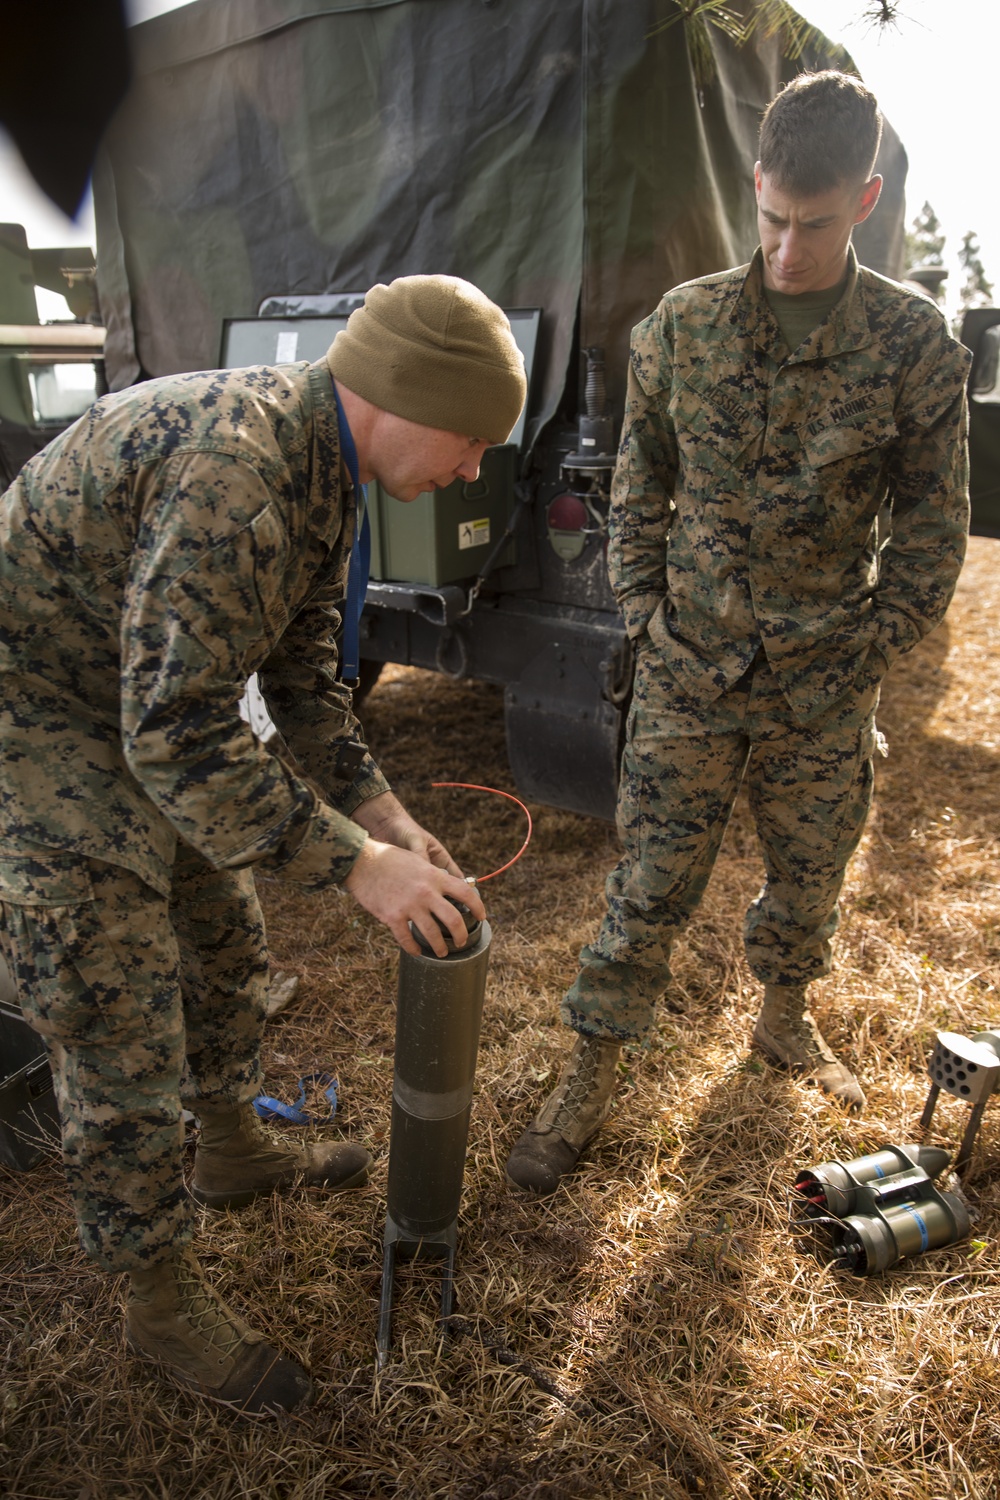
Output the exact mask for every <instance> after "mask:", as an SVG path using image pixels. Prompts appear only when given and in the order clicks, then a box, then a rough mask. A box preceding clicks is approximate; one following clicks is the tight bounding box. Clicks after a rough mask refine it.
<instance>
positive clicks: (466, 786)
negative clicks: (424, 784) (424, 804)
mask: <svg viewBox="0 0 1000 1500" xmlns="http://www.w3.org/2000/svg"><path fill="white" fill-rule="evenodd" d="M431 786H456V787H459V788H461V790H462V791H464V792H492V794H493V796H494V797H506V798H507V801H508V802H516V803H517V805H518V807H519V808H520V809H521V811H522V812H523V813H524V816H525V817H526V818H527V820H528V832H527V836H526V837H525V840H524V843H523V844H522V845H521V847H520V849H518V851H517V853H516V854H515V855H514V858H513V859H509V860H508V861H507V863H506V864H505V865H501V866H500V868H499V870H494V871H493V872H492V874H490V875H476V876H474V877H473V881H472V883H473V885H482V883H483V881H484V880H492V879H493V876H494V875H502V874H503V872H504V870H509V869H510V867H511V865H516V864H517V862H518V860H519V859H520V858H521V855H522V854H523V853H524V851H525V849H527V847H528V845H529V844H530V843H531V814H530V812H529V811H528V809H527V808H526V807H525V805H524V803H523V802H522V801H521V799H520V797H515V796H514V795H513V794H512V793H511V792H502V791H501V790H500V788H499V787H498V786H476V785H475V783H474V782H471V781H432V782H431Z"/></svg>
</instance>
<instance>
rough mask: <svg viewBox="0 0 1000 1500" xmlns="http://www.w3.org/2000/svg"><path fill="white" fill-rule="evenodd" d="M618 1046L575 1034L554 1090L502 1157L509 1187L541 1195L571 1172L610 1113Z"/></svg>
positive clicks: (618, 1051)
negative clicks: (517, 1139)
mask: <svg viewBox="0 0 1000 1500" xmlns="http://www.w3.org/2000/svg"><path fill="white" fill-rule="evenodd" d="M621 1050H622V1049H621V1043H620V1042H606V1041H602V1040H601V1039H600V1038H598V1037H593V1036H578V1037H577V1039H576V1041H575V1042H574V1044H573V1050H572V1052H571V1053H570V1055H569V1061H568V1062H567V1063H566V1066H565V1067H564V1068H563V1071H562V1075H561V1076H560V1079H559V1082H558V1083H557V1084H556V1087H555V1089H554V1090H553V1092H552V1093H551V1094H550V1095H549V1097H548V1099H547V1100H546V1101H545V1104H544V1105H543V1106H542V1108H541V1110H540V1111H539V1113H538V1115H537V1116H536V1117H535V1119H534V1120H532V1122H531V1124H530V1125H529V1126H528V1128H527V1130H526V1131H525V1132H524V1134H523V1135H522V1136H521V1139H520V1140H519V1141H518V1143H517V1145H516V1146H515V1147H514V1149H513V1151H512V1152H511V1153H510V1156H509V1157H508V1158H507V1181H508V1182H509V1183H510V1184H511V1186H512V1187H516V1188H522V1189H524V1191H526V1192H529V1193H535V1194H536V1195H537V1196H539V1197H544V1196H546V1195H547V1194H549V1193H554V1192H555V1190H556V1188H557V1187H558V1186H559V1183H560V1181H561V1180H562V1178H563V1177H565V1176H566V1173H567V1172H571V1171H572V1170H573V1168H574V1167H575V1166H576V1163H577V1161H578V1160H579V1157H580V1153H581V1152H582V1151H583V1149H584V1147H585V1146H588V1145H589V1144H590V1142H591V1141H592V1140H593V1139H594V1136H595V1135H596V1134H597V1132H598V1131H599V1130H600V1128H601V1126H602V1125H603V1124H604V1122H605V1120H606V1119H607V1118H608V1115H609V1114H610V1113H611V1099H612V1096H613V1094H614V1090H615V1075H616V1072H617V1067H618V1057H619V1054H620V1052H621Z"/></svg>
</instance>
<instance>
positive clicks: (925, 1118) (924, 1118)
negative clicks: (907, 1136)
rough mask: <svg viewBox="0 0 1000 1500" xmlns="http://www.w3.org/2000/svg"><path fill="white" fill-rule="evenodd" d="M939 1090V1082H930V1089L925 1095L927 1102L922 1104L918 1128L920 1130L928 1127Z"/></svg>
mask: <svg viewBox="0 0 1000 1500" xmlns="http://www.w3.org/2000/svg"><path fill="white" fill-rule="evenodd" d="M940 1092H941V1086H940V1084H937V1083H932V1084H931V1091H930V1093H929V1094H928V1095H927V1103H926V1104H925V1105H924V1112H923V1114H922V1115H921V1116H920V1129H921V1130H926V1129H927V1127H928V1125H929V1124H930V1123H931V1116H932V1115H933V1113H934V1106H935V1104H936V1103H937V1100H938V1094H940Z"/></svg>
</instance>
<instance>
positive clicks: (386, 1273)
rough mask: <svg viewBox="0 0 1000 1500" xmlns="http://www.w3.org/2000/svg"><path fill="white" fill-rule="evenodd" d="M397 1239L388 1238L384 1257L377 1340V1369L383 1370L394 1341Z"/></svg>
mask: <svg viewBox="0 0 1000 1500" xmlns="http://www.w3.org/2000/svg"><path fill="white" fill-rule="evenodd" d="M396 1243H397V1242H396V1240H395V1239H389V1238H388V1237H387V1238H386V1242H385V1254H384V1256H383V1257H382V1302H381V1305H380V1307H379V1314H378V1336H377V1338H376V1341H375V1348H376V1359H375V1366H376V1369H379V1370H383V1369H384V1368H385V1365H386V1361H387V1360H388V1358H389V1345H390V1343H391V1341H392V1292H393V1282H394V1281H395V1278H396Z"/></svg>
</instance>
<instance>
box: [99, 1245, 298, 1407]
mask: <svg viewBox="0 0 1000 1500" xmlns="http://www.w3.org/2000/svg"><path fill="white" fill-rule="evenodd" d="M130 1280H131V1289H130V1291H129V1298H128V1306H127V1309H126V1314H125V1318H126V1327H127V1329H128V1342H129V1345H130V1347H131V1348H132V1349H134V1350H135V1351H136V1352H137V1353H139V1354H143V1355H145V1356H146V1358H147V1359H152V1360H155V1361H156V1363H157V1364H158V1365H160V1366H162V1367H163V1369H164V1371H165V1372H166V1373H167V1374H168V1375H171V1376H172V1377H173V1378H174V1379H175V1380H177V1381H179V1382H180V1384H181V1385H186V1386H192V1387H193V1388H194V1389H195V1390H197V1391H199V1392H200V1393H201V1395H203V1396H208V1397H210V1398H211V1399H212V1400H214V1401H227V1402H229V1403H231V1404H232V1405H233V1406H235V1407H236V1408H237V1409H238V1410H239V1411H243V1412H249V1413H252V1414H253V1415H260V1414H262V1413H264V1412H279V1411H294V1410H295V1408H296V1407H298V1406H303V1405H308V1404H310V1403H311V1402H312V1401H313V1400H314V1399H315V1396H316V1390H315V1387H314V1385H313V1383H312V1380H311V1379H310V1377H309V1375H308V1374H307V1373H306V1371H305V1370H304V1369H303V1368H302V1366H301V1365H299V1364H296V1362H295V1360H293V1359H289V1358H288V1356H287V1355H285V1354H281V1353H279V1351H278V1350H277V1349H275V1348H273V1347H272V1345H270V1344H269V1343H267V1341H266V1340H265V1338H264V1335H263V1334H262V1333H257V1332H255V1330H254V1329H252V1328H251V1327H250V1326H249V1325H248V1324H247V1323H244V1321H243V1319H242V1318H241V1317H238V1316H237V1314H236V1313H234V1312H233V1310H232V1309H231V1308H230V1307H227V1306H226V1304H225V1302H223V1300H222V1298H221V1297H220V1296H219V1294H218V1292H216V1291H213V1289H212V1288H211V1287H210V1286H209V1285H208V1283H207V1281H206V1280H205V1276H204V1272H203V1271H202V1269H201V1266H200V1265H199V1264H198V1258H197V1256H196V1255H195V1253H194V1251H193V1250H191V1249H190V1248H188V1249H185V1250H184V1251H182V1252H181V1254H180V1255H178V1256H176V1257H175V1258H174V1259H172V1260H168V1261H164V1262H162V1263H161V1264H160V1265H156V1266H150V1267H149V1269H148V1270H145V1271H133V1272H132V1274H131V1278H130Z"/></svg>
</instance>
